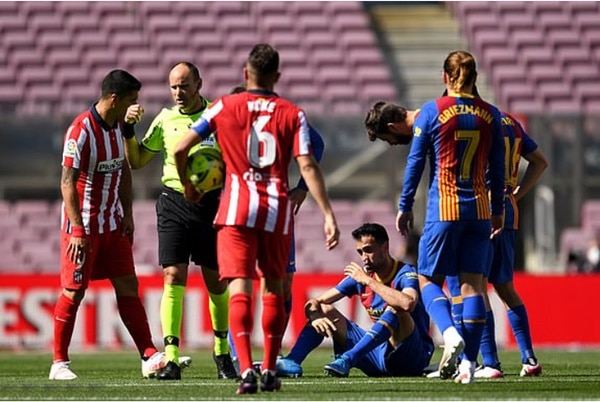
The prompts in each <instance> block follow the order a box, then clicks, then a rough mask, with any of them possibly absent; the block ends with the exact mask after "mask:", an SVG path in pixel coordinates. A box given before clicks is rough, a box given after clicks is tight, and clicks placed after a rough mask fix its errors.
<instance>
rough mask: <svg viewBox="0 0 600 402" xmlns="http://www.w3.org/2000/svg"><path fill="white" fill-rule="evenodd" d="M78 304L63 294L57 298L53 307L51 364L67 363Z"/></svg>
mask: <svg viewBox="0 0 600 402" xmlns="http://www.w3.org/2000/svg"><path fill="white" fill-rule="evenodd" d="M78 309H79V303H76V302H75V301H73V300H71V299H69V298H68V297H67V296H65V295H64V294H62V293H61V294H60V295H59V296H58V300H57V301H56V305H55V306H54V358H53V360H52V361H53V362H66V361H69V345H70V343H71V338H72V336H73V328H75V318H76V316H77V310H78Z"/></svg>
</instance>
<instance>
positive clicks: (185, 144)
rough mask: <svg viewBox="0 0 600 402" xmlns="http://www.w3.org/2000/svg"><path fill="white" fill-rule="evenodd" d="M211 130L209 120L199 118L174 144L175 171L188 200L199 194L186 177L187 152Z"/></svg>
mask: <svg viewBox="0 0 600 402" xmlns="http://www.w3.org/2000/svg"><path fill="white" fill-rule="evenodd" d="M212 131H213V130H211V128H210V124H209V122H208V121H206V120H204V119H200V120H198V121H197V122H196V123H194V125H193V126H192V128H190V130H189V131H188V132H187V134H186V135H185V136H183V138H182V139H181V140H179V142H178V143H177V145H176V146H175V150H174V154H175V155H174V156H175V165H176V166H177V173H179V180H180V181H181V184H182V185H183V193H184V196H185V198H187V199H188V200H190V201H198V200H199V198H200V194H198V192H197V191H196V190H195V189H194V187H193V186H192V183H191V182H190V179H189V178H188V177H187V161H188V154H189V153H190V150H191V149H192V147H193V146H194V145H196V144H198V143H200V141H202V140H203V139H206V138H208V136H209V135H210V134H211V133H212Z"/></svg>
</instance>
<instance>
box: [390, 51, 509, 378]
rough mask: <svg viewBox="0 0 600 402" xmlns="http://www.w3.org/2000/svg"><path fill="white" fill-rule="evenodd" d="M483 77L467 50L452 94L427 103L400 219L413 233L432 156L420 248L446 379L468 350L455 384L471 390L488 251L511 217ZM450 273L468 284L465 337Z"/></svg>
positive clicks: (449, 84) (454, 66) (456, 55)
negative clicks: (477, 90) (447, 287)
mask: <svg viewBox="0 0 600 402" xmlns="http://www.w3.org/2000/svg"><path fill="white" fill-rule="evenodd" d="M476 78H477V70H476V63H475V59H474V57H473V56H472V55H471V54H470V53H468V52H466V51H460V50H459V51H454V52H451V53H450V54H449V55H448V56H447V57H446V59H445V61H444V66H443V80H444V84H445V86H446V89H447V90H448V96H443V97H441V98H438V99H436V100H433V101H430V102H427V103H425V104H424V105H423V107H422V108H421V111H420V112H419V114H418V116H417V117H416V119H415V122H414V127H413V134H414V137H413V140H412V145H411V149H410V153H409V155H408V162H407V166H406V172H405V176H404V185H403V188H402V194H401V196H400V200H399V211H398V215H397V218H396V227H397V229H398V231H399V232H400V233H401V234H402V235H407V234H408V233H409V231H410V229H412V227H413V222H414V215H413V213H412V206H413V204H414V196H415V193H416V189H417V187H418V184H419V181H420V179H421V176H422V174H423V170H424V167H425V162H426V157H427V154H428V153H429V155H430V157H431V159H430V165H431V166H430V168H431V177H430V179H431V180H430V186H429V200H428V210H427V215H426V219H425V227H424V230H423V236H422V237H421V242H420V247H419V263H418V272H419V283H420V287H421V294H422V297H423V301H424V303H425V306H426V307H427V312H428V313H429V315H430V317H431V318H432V319H433V321H434V322H435V323H436V325H437V326H438V328H439V330H440V332H441V333H442V336H443V338H444V353H443V355H442V360H441V361H440V376H441V377H442V378H449V377H450V376H451V375H453V374H454V372H455V371H456V362H457V359H458V357H459V355H460V354H461V353H462V351H463V349H464V352H465V353H464V354H465V358H464V359H463V360H462V361H461V364H460V367H459V373H458V375H457V376H456V378H455V381H456V382H457V383H463V384H467V383H471V382H473V381H474V371H475V364H476V360H477V353H478V350H479V345H480V342H481V334H482V331H483V325H484V323H485V304H484V300H483V274H484V272H485V271H486V268H487V266H486V261H487V252H488V249H489V247H491V242H490V238H493V237H495V236H497V235H498V234H499V233H500V232H501V231H502V227H503V219H504V195H503V187H504V139H503V133H502V126H501V115H500V111H499V110H498V109H497V108H496V107H495V106H493V105H491V104H489V103H487V102H485V101H483V100H482V99H481V98H477V97H474V96H473V95H472V92H473V86H474V85H475V81H476ZM486 169H487V172H488V175H489V179H490V187H489V188H490V192H491V196H489V197H488V188H487V186H486ZM490 197H491V198H490ZM490 199H491V201H490ZM490 203H491V212H490ZM448 275H458V277H459V280H460V284H461V295H462V298H463V306H464V307H463V326H462V336H461V334H460V333H459V331H458V330H457V328H456V327H455V325H454V323H453V320H452V316H451V312H450V300H448V298H447V297H446V295H445V294H444V292H443V290H442V285H443V282H444V279H445V277H446V276H448ZM463 337H464V338H463Z"/></svg>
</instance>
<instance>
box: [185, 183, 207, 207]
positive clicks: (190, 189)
mask: <svg viewBox="0 0 600 402" xmlns="http://www.w3.org/2000/svg"><path fill="white" fill-rule="evenodd" d="M183 196H184V197H185V199H186V200H188V201H191V202H200V200H201V199H202V197H204V191H202V192H200V193H199V192H198V191H196V189H195V188H194V186H192V183H190V182H189V181H188V182H186V183H184V184H183Z"/></svg>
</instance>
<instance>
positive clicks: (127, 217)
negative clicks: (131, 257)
mask: <svg viewBox="0 0 600 402" xmlns="http://www.w3.org/2000/svg"><path fill="white" fill-rule="evenodd" d="M119 200H120V201H121V207H122V208H123V218H122V220H121V234H122V235H124V236H127V237H129V240H130V241H131V244H133V231H134V223H133V180H132V179H131V169H130V168H129V165H128V164H127V163H123V170H122V171H121V182H120V184H119Z"/></svg>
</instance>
